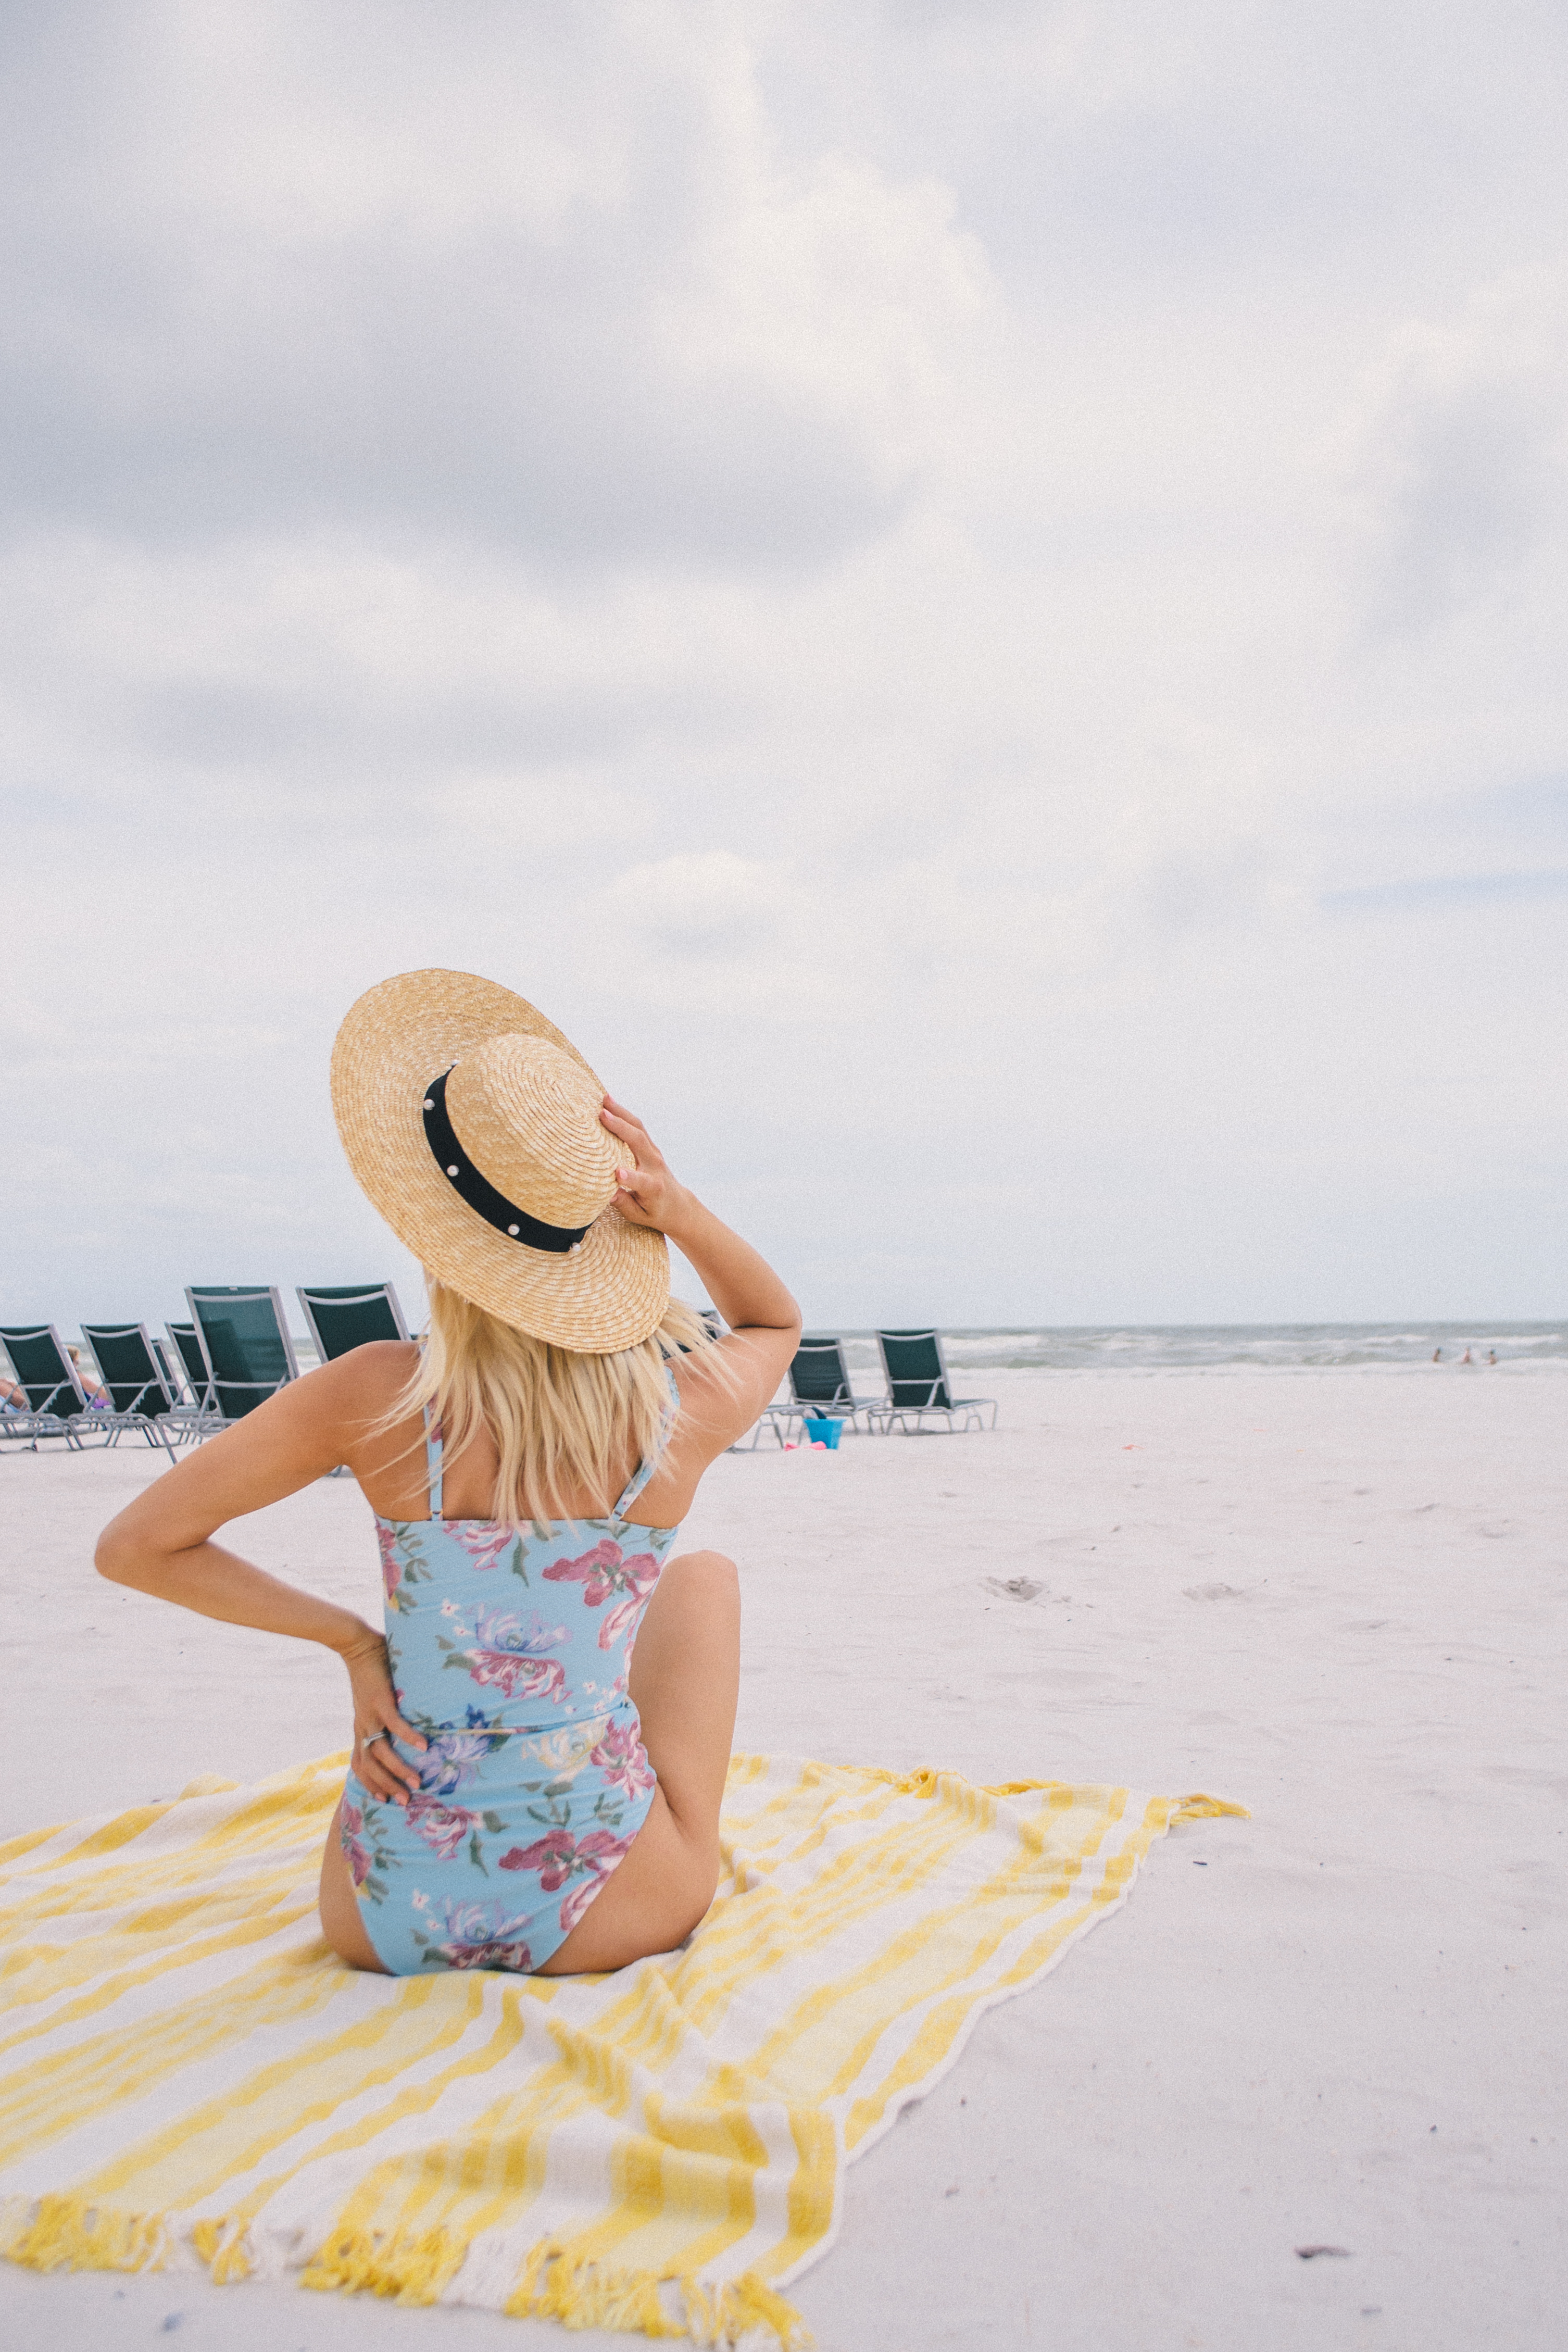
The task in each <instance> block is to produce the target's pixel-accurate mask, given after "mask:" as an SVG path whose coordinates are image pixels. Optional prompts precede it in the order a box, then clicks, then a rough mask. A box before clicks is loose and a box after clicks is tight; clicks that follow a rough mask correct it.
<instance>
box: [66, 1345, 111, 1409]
mask: <svg viewBox="0 0 1568 2352" xmlns="http://www.w3.org/2000/svg"><path fill="white" fill-rule="evenodd" d="M66 1353H67V1355H68V1357H69V1358H70V1360H71V1370H73V1371H74V1372H75V1374H76V1376H77V1379H78V1381H80V1383H81V1392H82V1394H83V1396H84V1397H86V1399H87V1409H88V1411H89V1412H102V1411H103V1408H104V1406H105V1405H106V1404H107V1403H108V1402H109V1399H108V1397H107V1396H106V1394H105V1393H104V1386H103V1382H102V1381H99V1380H95V1379H94V1377H93V1375H92V1374H91V1372H89V1370H87V1368H86V1366H85V1365H84V1364H83V1362H82V1360H81V1349H79V1348H71V1347H68V1348H67V1349H66Z"/></svg>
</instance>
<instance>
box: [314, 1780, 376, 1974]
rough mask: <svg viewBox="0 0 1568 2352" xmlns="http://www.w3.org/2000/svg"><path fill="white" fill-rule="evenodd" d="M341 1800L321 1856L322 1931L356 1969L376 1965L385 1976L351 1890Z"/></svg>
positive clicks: (357, 1902) (334, 1947)
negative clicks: (341, 1827)
mask: <svg viewBox="0 0 1568 2352" xmlns="http://www.w3.org/2000/svg"><path fill="white" fill-rule="evenodd" d="M342 1811H343V1801H342V1799H341V1798H340V1799H339V1800H338V1811H337V1812H335V1813H334V1814H333V1816H332V1826H331V1828H330V1829H329V1831H328V1832H327V1847H326V1851H325V1853H323V1854H322V1856H321V1933H322V1934H323V1935H324V1936H325V1937H326V1938H327V1941H328V1942H329V1944H330V1945H331V1947H332V1949H333V1950H334V1951H335V1952H336V1953H337V1954H338V1956H339V1958H340V1959H345V1960H347V1961H348V1962H349V1963H350V1967H352V1968H356V1969H378V1970H379V1971H380V1973H381V1974H382V1976H383V1977H384V1976H386V1975H387V1974H388V1973H389V1971H388V1969H387V1967H386V1964H385V1962H384V1961H382V1960H379V1959H378V1958H376V1948H375V1946H374V1945H373V1944H372V1943H371V1939H370V1937H369V1936H368V1935H367V1934H366V1933H365V1923H364V1921H363V1920H362V1919H361V1916H360V1899H359V1896H358V1895H356V1894H355V1893H354V1881H353V1877H352V1874H351V1873H350V1869H349V1857H348V1855H347V1854H346V1853H344V1852H343V1846H342V1841H341V1840H340V1837H339V1835H338V1822H339V1817H340V1814H341V1813H342Z"/></svg>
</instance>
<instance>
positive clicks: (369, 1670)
mask: <svg viewBox="0 0 1568 2352" xmlns="http://www.w3.org/2000/svg"><path fill="white" fill-rule="evenodd" d="M365 1633H366V1637H367V1638H366V1639H365V1640H364V1641H363V1642H362V1643H359V1644H357V1645H356V1646H355V1647H354V1648H353V1649H350V1650H343V1651H340V1653H339V1654H340V1657H341V1658H342V1661H343V1664H345V1665H346V1666H347V1667H348V1669H349V1687H350V1690H351V1691H352V1693H353V1699H354V1753H353V1759H352V1765H351V1769H352V1771H353V1774H354V1778H355V1779H356V1780H358V1781H359V1783H360V1786H361V1788H362V1789H363V1790H365V1791H366V1792H367V1794H369V1795H370V1796H372V1797H379V1798H381V1799H382V1802H383V1803H384V1802H385V1801H387V1800H388V1799H389V1798H390V1799H391V1801H392V1803H393V1804H394V1805H406V1804H407V1802H408V1800H409V1792H410V1790H418V1787H419V1774H418V1773H417V1772H416V1771H415V1770H414V1769H413V1765H412V1764H405V1763H404V1762H403V1760H402V1757H401V1756H400V1755H399V1754H398V1752H397V1749H396V1748H394V1747H393V1746H392V1741H393V1740H394V1739H401V1740H402V1742H403V1744H404V1746H405V1747H408V1748H424V1747H425V1746H426V1745H427V1744H428V1743H427V1742H426V1740H425V1738H424V1737H423V1733H421V1732H418V1731H416V1730H415V1729H414V1727H413V1724H412V1723H405V1722H404V1721H403V1719H402V1716H401V1715H400V1714H399V1713H398V1704H397V1694H396V1693H395V1691H394V1690H393V1689H392V1675H391V1674H390V1672H389V1671H388V1667H387V1645H386V1643H385V1642H384V1641H383V1640H382V1636H381V1635H380V1634H379V1633H372V1632H371V1628H370V1627H369V1626H367V1627H366V1628H365Z"/></svg>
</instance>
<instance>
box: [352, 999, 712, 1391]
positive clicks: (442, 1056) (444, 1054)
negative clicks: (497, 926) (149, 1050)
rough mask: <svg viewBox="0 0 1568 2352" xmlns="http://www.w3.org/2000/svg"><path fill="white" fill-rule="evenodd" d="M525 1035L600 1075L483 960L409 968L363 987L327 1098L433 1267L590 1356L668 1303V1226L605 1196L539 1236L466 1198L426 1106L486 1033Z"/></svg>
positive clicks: (643, 1331)
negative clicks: (573, 1229) (501, 1221)
mask: <svg viewBox="0 0 1568 2352" xmlns="http://www.w3.org/2000/svg"><path fill="white" fill-rule="evenodd" d="M519 1034H520V1035H526V1036H534V1037H542V1038H544V1039H546V1040H547V1041H548V1042H549V1044H550V1045H557V1046H559V1047H560V1049H561V1050H562V1052H564V1053H567V1054H570V1055H571V1057H572V1059H573V1060H574V1061H575V1062H579V1063H580V1064H581V1066H582V1067H583V1068H584V1069H585V1070H588V1071H589V1076H591V1077H593V1072H592V1071H591V1069H590V1067H589V1065H588V1063H587V1062H586V1061H585V1060H584V1059H583V1056H582V1055H580V1053H579V1052H578V1050H577V1048H576V1046H575V1045H572V1043H571V1041H570V1038H567V1037H564V1036H562V1034H561V1033H560V1031H559V1029H558V1028H557V1027H556V1026H555V1024H554V1023H553V1022H550V1021H547V1020H546V1018H545V1016H544V1014H543V1013H540V1012H539V1011H538V1009H537V1008H536V1007H535V1006H534V1005H532V1004H530V1003H528V999H527V998H526V997H522V996H517V995H514V994H513V992H512V991H511V990H510V989H509V988H500V987H498V986H497V984H496V982H494V981H489V980H481V979H480V978H479V977H478V976H477V975H476V973H474V972H468V971H405V972H400V973H399V974H398V976H397V977H396V978H395V979H393V980H383V981H382V982H380V983H379V984H378V985H377V986H376V987H374V988H371V989H368V990H367V991H366V992H365V994H364V995H363V996H361V998H360V1000H359V1002H358V1003H356V1004H354V1005H353V1006H351V1007H350V1012H349V1013H348V1015H347V1017H346V1019H345V1020H344V1022H343V1025H342V1027H341V1028H340V1030H339V1032H338V1035H337V1040H336V1043H335V1044H334V1045H333V1047H332V1109H333V1113H334V1115H335V1116H336V1118H337V1121H338V1132H339V1134H340V1136H341V1137H342V1139H343V1149H344V1150H345V1151H346V1152H347V1153H348V1155H349V1165H350V1168H351V1169H352V1170H353V1171H354V1174H355V1176H356V1177H357V1178H358V1180H359V1181H360V1183H361V1185H362V1187H363V1188H364V1190H365V1192H367V1193H368V1194H369V1195H370V1198H371V1200H372V1201H373V1202H374V1203H375V1205H376V1207H377V1208H378V1209H379V1210H380V1211H381V1213H382V1216H383V1217H384V1218H385V1219H386V1221H387V1223H388V1224H389V1225H391V1227H392V1231H393V1233H394V1234H396V1235H397V1237H398V1239H399V1240H400V1241H401V1242H403V1243H405V1244H406V1245H407V1246H408V1247H409V1248H410V1249H411V1250H412V1251H413V1254H414V1255H415V1256H416V1257H417V1258H419V1259H420V1261H421V1262H422V1264H423V1265H424V1266H425V1267H426V1269H427V1270H428V1271H429V1273H431V1274H432V1275H434V1276H435V1278H436V1280H437V1281H438V1282H443V1283H444V1284H446V1286H448V1287H449V1288H450V1289H453V1290H455V1291H457V1292H458V1293H459V1294H460V1295H461V1296H462V1297H465V1298H467V1299H471V1300H472V1302H473V1303H474V1305H475V1306H476V1307H483V1308H484V1310H485V1312H486V1314H487V1315H494V1316H495V1317H496V1318H497V1319H498V1320H499V1321H500V1322H502V1323H508V1324H510V1325H511V1326H512V1328H513V1329H514V1330H517V1331H527V1332H528V1333H530V1334H531V1335H532V1336H533V1337H534V1338H535V1339H547V1340H549V1341H550V1342H551V1343H552V1344H553V1345H554V1346H556V1347H558V1348H570V1349H576V1350H577V1351H578V1352H579V1353H580V1354H584V1355H611V1354H613V1353H614V1352H615V1351H616V1350H618V1349H622V1348H634V1347H637V1346H638V1345H640V1343H641V1342H642V1341H643V1340H644V1339H647V1338H648V1337H649V1335H650V1334H651V1333H652V1332H653V1331H655V1330H657V1328H658V1327H659V1325H660V1324H661V1323H662V1322H663V1320H664V1314H665V1310H666V1309H667V1307H668V1306H669V1302H670V1257H669V1251H668V1249H667V1247H666V1245H665V1242H664V1235H663V1234H658V1233H654V1232H653V1230H652V1229H651V1228H650V1227H649V1226H646V1225H634V1224H632V1223H631V1222H630V1220H629V1219H628V1218H625V1217H623V1216H622V1214H621V1213H620V1211H619V1210H618V1209H615V1208H607V1209H605V1210H604V1211H603V1212H602V1213H601V1214H600V1215H599V1216H598V1217H596V1218H595V1219H594V1221H593V1223H591V1225H590V1226H589V1228H588V1230H587V1232H586V1233H585V1234H584V1235H583V1238H582V1241H581V1243H580V1245H579V1246H578V1247H577V1248H576V1249H574V1250H571V1251H570V1252H568V1253H566V1254H564V1255H558V1254H556V1253H554V1252H552V1251H548V1250H539V1249H532V1248H530V1247H529V1246H528V1244H527V1243H526V1242H521V1241H514V1240H512V1239H510V1238H509V1237H508V1236H507V1234H503V1233H499V1232H497V1229H496V1227H495V1226H494V1225H491V1224H489V1223H486V1219H485V1218H483V1217H482V1216H480V1214H479V1213H478V1212H477V1210H476V1209H472V1208H470V1207H469V1205H468V1203H467V1202H466V1201H465V1200H463V1199H462V1198H461V1197H460V1196H459V1195H458V1193H456V1192H455V1191H454V1190H453V1188H452V1186H451V1184H450V1183H449V1182H448V1181H447V1179H446V1178H445V1176H444V1174H443V1173H442V1171H441V1169H440V1168H439V1167H438V1166H437V1165H436V1162H435V1160H434V1155H433V1154H432V1151H431V1149H430V1144H429V1141H428V1139H427V1138H426V1135H425V1128H424V1118H423V1099H424V1095H425V1091H426V1089H427V1088H428V1087H429V1086H430V1084H431V1082H432V1080H433V1079H435V1078H438V1077H440V1076H441V1075H442V1073H443V1072H444V1071H445V1070H448V1069H450V1068H451V1066H452V1065H453V1063H454V1062H456V1061H458V1060H459V1059H460V1058H461V1057H462V1055H465V1054H472V1053H473V1052H474V1051H475V1050H476V1048H477V1047H478V1046H480V1045H484V1044H486V1041H487V1040H489V1039H490V1038H493V1037H505V1036H513V1035H519ZM593 1082H594V1086H595V1087H596V1088H597V1089H598V1090H599V1091H600V1092H602V1091H603V1088H602V1087H601V1086H600V1082H599V1080H598V1078H597V1077H594V1078H593Z"/></svg>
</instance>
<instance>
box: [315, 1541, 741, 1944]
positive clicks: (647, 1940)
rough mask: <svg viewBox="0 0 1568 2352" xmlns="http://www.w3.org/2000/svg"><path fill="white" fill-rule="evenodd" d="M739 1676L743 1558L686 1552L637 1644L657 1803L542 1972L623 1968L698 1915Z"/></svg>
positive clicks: (636, 1672)
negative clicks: (738, 1561) (739, 1565)
mask: <svg viewBox="0 0 1568 2352" xmlns="http://www.w3.org/2000/svg"><path fill="white" fill-rule="evenodd" d="M739 1686H740V1586H739V1582H738V1580H737V1576H736V1572H735V1562H734V1561H733V1560H732V1559H725V1557H724V1555H723V1553H722V1552H716V1551H692V1552H685V1553H684V1554H683V1555H682V1556H681V1558H679V1559H673V1560H671V1562H670V1564H669V1566H668V1567H667V1568H666V1569H665V1570H664V1574H663V1576H661V1578H660V1579H659V1583H658V1589H657V1591H655V1592H654V1594H653V1599H652V1601H650V1602H649V1603H648V1609H647V1613H646V1615H645V1616H644V1617H643V1622H642V1625H641V1627H640V1629H639V1631H638V1634H637V1643H636V1647H635V1648H634V1649H633V1651H632V1673H631V1681H630V1688H631V1696H632V1704H633V1706H635V1707H636V1709H637V1712H638V1714H639V1715H640V1716H641V1717H642V1718H643V1746H644V1747H645V1748H647V1751H648V1759H649V1761H650V1762H651V1763H652V1765H653V1769H654V1771H655V1772H656V1773H657V1774H658V1776H659V1785H658V1787H657V1789H656V1790H654V1791H653V1809H652V1811H650V1812H649V1815H648V1818H647V1820H646V1821H645V1822H643V1826H642V1828H641V1829H640V1830H639V1831H638V1832H637V1835H636V1837H635V1838H634V1839H633V1840H632V1844H631V1846H630V1848H629V1849H628V1851H627V1853H626V1854H625V1856H624V1857H623V1859H622V1861H621V1862H620V1863H619V1864H617V1866H616V1868H615V1869H614V1870H613V1871H612V1873H611V1874H610V1876H609V1877H608V1878H607V1879H606V1880H605V1883H604V1885H603V1886H602V1887H601V1889H600V1891H599V1893H598V1894H597V1895H595V1896H594V1898H593V1901H592V1902H591V1904H590V1906H589V1907H588V1909H587V1910H586V1911H585V1912H584V1913H583V1916H582V1917H581V1918H580V1920H579V1921H578V1923H577V1925H576V1927H574V1928H573V1929H572V1931H571V1933H570V1936H569V1937H567V1939H566V1941H565V1943H564V1944H562V1946H561V1947H560V1949H559V1951H558V1952H557V1953H556V1954H555V1955H554V1957H553V1958H551V1959H549V1960H548V1961H547V1962H546V1963H545V1965H544V1967H543V1968H542V1969H540V1970H539V1974H540V1975H541V1976H552V1977H553V1976H570V1975H572V1974H574V1973H580V1972H585V1971H588V1970H591V1969H621V1968H624V1967H625V1966H626V1965H627V1963H628V1962H629V1961H631V1960H638V1959H641V1958H643V1954H644V1953H645V1952H667V1951H669V1950H670V1949H671V1948H673V1947H674V1945H676V1944H679V1943H682V1942H684V1940H685V1937H687V1936H689V1935H690V1933H691V1931H692V1929H693V1928H694V1927H695V1926H696V1924H697V1921H698V1920H699V1919H700V1918H701V1917H702V1916H703V1913H704V1912H705V1911H706V1909H707V1907H708V1905H709V1904H710V1903H711V1902H712V1901H713V1891H714V1888H715V1887H716V1885H717V1884H718V1809H719V1805H720V1803H721V1801H723V1797H724V1784H725V1776H726V1774H727V1771H728V1769H729V1750H730V1742H731V1740H732V1739H733V1738H734V1736H735V1703H736V1696H737V1692H738V1690H739ZM346 1867H347V1866H346V1865H345V1874H346ZM361 1933H363V1930H362V1929H361Z"/></svg>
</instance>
